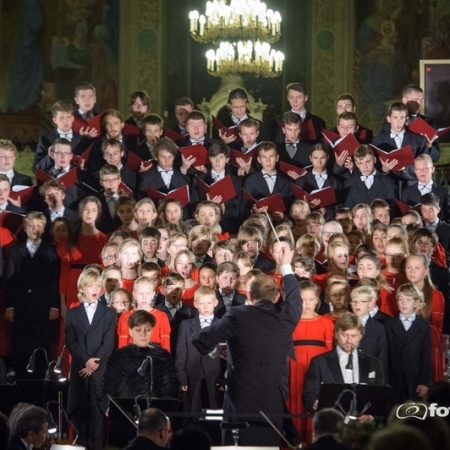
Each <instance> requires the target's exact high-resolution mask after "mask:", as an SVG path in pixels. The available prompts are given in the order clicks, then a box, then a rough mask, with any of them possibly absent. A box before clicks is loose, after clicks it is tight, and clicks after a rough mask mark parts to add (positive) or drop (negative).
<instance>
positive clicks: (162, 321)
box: [117, 308, 170, 352]
mask: <svg viewBox="0 0 450 450" xmlns="http://www.w3.org/2000/svg"><path fill="white" fill-rule="evenodd" d="M134 311H135V309H132V310H130V311H125V312H123V313H122V314H121V315H120V316H119V320H118V323H117V335H118V344H117V347H118V348H122V347H125V346H126V345H129V344H132V340H131V336H130V330H129V328H128V318H129V317H130V316H131V314H133V313H134ZM149 313H150V314H151V315H152V316H154V317H155V319H156V325H155V326H154V328H153V331H152V336H151V340H150V342H154V343H155V344H159V345H161V347H162V348H164V349H166V350H167V351H168V352H170V323H169V319H168V318H167V314H166V313H165V312H164V311H160V310H159V309H154V308H153V309H151V310H150V311H149Z"/></svg>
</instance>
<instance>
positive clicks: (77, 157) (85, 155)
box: [72, 144, 93, 164]
mask: <svg viewBox="0 0 450 450" xmlns="http://www.w3.org/2000/svg"><path fill="white" fill-rule="evenodd" d="M92 145H93V144H91V145H90V146H89V147H88V148H87V149H86V150H85V151H84V152H83V153H82V154H81V155H75V154H74V155H73V156H72V161H73V162H74V163H77V164H80V163H81V160H84V164H86V163H87V162H88V160H89V156H91V150H92Z"/></svg>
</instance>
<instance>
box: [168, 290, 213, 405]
mask: <svg viewBox="0 0 450 450" xmlns="http://www.w3.org/2000/svg"><path fill="white" fill-rule="evenodd" d="M216 305H217V298H216V295H215V292H214V290H213V289H211V288H209V287H207V286H201V287H200V288H199V289H197V291H196V292H195V296H194V306H195V307H196V308H197V310H198V315H197V316H196V317H194V318H193V319H190V320H185V321H183V322H182V323H181V325H180V332H179V337H178V344H177V354H176V358H175V367H176V369H177V374H178V379H179V381H180V384H181V389H182V390H183V392H184V393H185V397H184V410H185V411H186V412H187V411H190V412H200V411H201V410H202V408H210V409H219V408H222V393H221V392H220V391H219V387H218V383H219V378H220V366H221V358H211V357H210V356H209V355H204V356H202V355H201V354H200V353H199V352H198V350H197V349H196V348H195V347H194V346H193V345H192V343H191V341H192V338H193V337H194V336H196V335H197V334H198V333H199V332H200V331H201V330H202V329H204V328H207V327H209V326H210V325H211V324H212V323H214V322H216V321H217V320H218V319H217V317H216V316H215V315H214V308H215V307H216ZM203 392H206V396H205V395H204V394H203ZM205 398H206V399H207V402H206V403H205V402H204V401H202V400H203V399H205Z"/></svg>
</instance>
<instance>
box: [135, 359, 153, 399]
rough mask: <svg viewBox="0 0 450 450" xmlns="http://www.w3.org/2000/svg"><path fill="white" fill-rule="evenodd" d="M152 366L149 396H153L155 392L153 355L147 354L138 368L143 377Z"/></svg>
mask: <svg viewBox="0 0 450 450" xmlns="http://www.w3.org/2000/svg"><path fill="white" fill-rule="evenodd" d="M149 367H150V387H149V391H150V392H149V395H148V396H149V397H151V396H152V393H153V359H152V357H151V356H147V357H146V358H145V359H144V361H142V364H141V365H140V367H139V368H138V370H137V373H138V374H139V375H140V376H141V377H145V376H146V375H147V371H148V369H149Z"/></svg>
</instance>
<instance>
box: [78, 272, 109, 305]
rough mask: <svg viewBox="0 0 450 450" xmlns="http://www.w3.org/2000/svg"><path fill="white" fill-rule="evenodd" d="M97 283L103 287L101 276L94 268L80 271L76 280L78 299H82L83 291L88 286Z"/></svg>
mask: <svg viewBox="0 0 450 450" xmlns="http://www.w3.org/2000/svg"><path fill="white" fill-rule="evenodd" d="M95 283H98V285H99V286H100V288H101V287H103V283H102V276H101V275H100V274H99V273H98V272H97V271H96V270H84V271H83V272H81V274H80V276H79V277H78V280H77V289H78V298H79V300H80V301H82V300H83V291H84V289H85V288H87V287H88V286H92V285H93V284H95Z"/></svg>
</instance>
